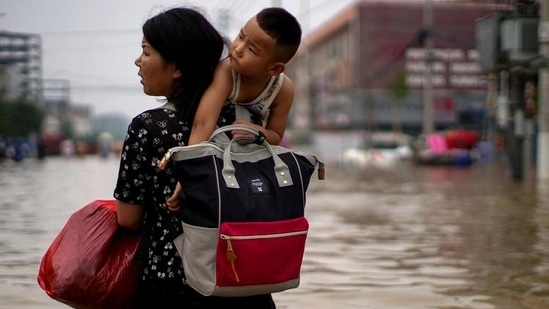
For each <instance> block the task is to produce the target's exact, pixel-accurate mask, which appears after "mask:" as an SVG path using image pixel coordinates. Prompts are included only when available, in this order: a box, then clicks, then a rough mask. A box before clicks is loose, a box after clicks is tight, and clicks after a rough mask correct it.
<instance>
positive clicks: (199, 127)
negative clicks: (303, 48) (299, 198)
mask: <svg viewBox="0 0 549 309" xmlns="http://www.w3.org/2000/svg"><path fill="white" fill-rule="evenodd" d="M300 43H301V27H300V25H299V23H298V21H297V20H296V18H295V17H294V16H292V15H291V14H290V13H288V12H287V11H286V10H284V9H282V8H278V7H272V8H265V9H263V10H261V11H260V12H259V13H258V14H257V15H255V16H254V17H252V18H251V19H250V20H249V21H248V22H247V23H246V24H245V25H244V27H243V28H242V29H241V30H240V33H239V34H238V36H237V37H236V38H235V39H234V41H233V42H232V44H231V46H230V50H229V57H227V58H225V59H223V60H221V62H220V63H219V65H218V66H217V68H216V70H215V73H214V79H213V82H212V84H211V85H210V87H209V88H208V89H207V90H206V92H205V93H204V95H203V96H202V100H201V101H200V104H199V106H198V110H197V112H196V116H195V118H194V123H193V127H192V130H191V137H190V139H189V145H192V144H196V143H200V142H202V141H205V140H208V138H209V137H210V135H211V134H212V133H213V131H214V130H215V129H216V125H219V126H224V125H228V124H246V125H250V126H253V127H255V128H256V129H258V130H261V131H262V132H263V134H265V137H266V139H267V142H268V143H270V144H272V145H278V144H279V143H280V141H281V140H282V137H283V136H284V131H285V128H286V123H287V121H288V116H289V113H290V108H291V106H292V103H293V100H294V86H293V83H292V81H291V80H290V79H289V78H288V77H287V76H286V75H284V74H283V72H284V70H285V68H286V63H288V61H290V59H292V57H293V56H294V55H295V53H296V52H297V49H298V47H299V44H300ZM234 104H239V105H241V106H243V107H244V108H245V109H244V117H239V116H237V115H236V113H238V112H239V109H238V108H235V106H234ZM246 110H247V111H248V112H249V115H246V114H247V113H246ZM248 119H249V121H248ZM237 133H238V132H233V134H237Z"/></svg>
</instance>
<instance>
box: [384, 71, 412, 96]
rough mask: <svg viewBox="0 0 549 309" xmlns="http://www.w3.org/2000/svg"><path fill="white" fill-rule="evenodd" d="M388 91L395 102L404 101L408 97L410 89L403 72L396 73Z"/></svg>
mask: <svg viewBox="0 0 549 309" xmlns="http://www.w3.org/2000/svg"><path fill="white" fill-rule="evenodd" d="M388 90H389V94H390V95H391V96H392V97H393V98H394V99H395V100H397V101H400V100H402V99H404V98H405V97H406V96H407V95H408V92H409V91H410V89H409V88H408V85H407V84H406V73H404V71H402V70H400V71H398V72H397V74H396V76H395V79H394V80H393V82H392V83H391V84H389V87H388Z"/></svg>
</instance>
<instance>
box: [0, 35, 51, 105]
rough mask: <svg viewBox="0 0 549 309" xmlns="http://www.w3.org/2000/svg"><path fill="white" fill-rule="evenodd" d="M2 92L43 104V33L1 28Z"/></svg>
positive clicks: (7, 96)
mask: <svg viewBox="0 0 549 309" xmlns="http://www.w3.org/2000/svg"><path fill="white" fill-rule="evenodd" d="M0 94H2V95H3V96H4V97H6V98H8V99H19V98H22V99H25V100H28V101H31V102H35V103H37V104H41V102H42V99H43V98H42V42H41V38H40V35H38V34H29V33H17V32H7V31H0Z"/></svg>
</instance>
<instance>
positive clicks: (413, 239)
mask: <svg viewBox="0 0 549 309" xmlns="http://www.w3.org/2000/svg"><path fill="white" fill-rule="evenodd" d="M117 168H118V159H117V158H114V157H110V158H107V159H101V158H99V157H83V158H69V159H63V158H55V157H48V158H47V159H46V160H44V161H36V160H27V161H23V162H21V163H18V164H17V163H14V162H11V161H3V162H0V194H1V196H2V199H0V273H1V274H2V276H1V277H0V308H2V309H8V308H9V309H15V308H20V309H22V308H25V309H30V308H33V309H34V308H67V307H66V306H65V305H63V304H61V303H59V302H57V301H55V300H52V299H50V298H49V297H48V296H47V295H46V294H45V293H44V292H43V291H42V290H41V289H40V287H39V286H38V284H37V282H36V275H37V272H38V266H39V263H40V260H41V257H42V255H43V253H44V252H45V250H46V249H47V247H48V246H49V244H50V243H51V241H52V240H53V238H54V237H55V236H56V234H57V232H58V231H59V230H60V229H61V227H62V226H63V224H64V223H65V221H66V219H67V218H68V216H69V215H70V214H71V213H72V212H73V211H75V210H76V209H78V208H80V207H81V206H83V205H85V204H86V203H88V202H89V201H91V200H93V199H99V198H111V196H112V189H113V187H114V181H115V178H116V172H117ZM533 179H534V177H533V176H531V175H529V174H528V173H526V174H525V179H524V180H523V181H521V182H516V181H513V180H512V179H511V177H509V175H508V172H507V168H506V165H505V163H502V162H496V163H491V164H486V165H480V164H477V165H473V166H471V167H469V168H453V167H427V166H414V165H412V164H408V163H404V164H403V165H402V166H400V167H399V168H397V169H395V170H391V171H368V170H360V169H356V168H354V169H350V168H337V167H335V166H330V165H327V169H326V179H325V180H322V181H320V180H316V174H315V175H313V179H312V182H311V185H310V188H309V191H308V194H307V209H306V213H307V217H308V219H309V223H310V231H309V236H308V238H307V247H306V252H305V258H304V263H303V268H302V278H301V285H300V286H299V287H298V288H297V289H294V290H289V291H285V292H282V293H279V294H276V295H275V300H276V302H277V305H278V308H281V309H282V308H288V309H293V308H295V309H302V308H311V309H339V308H343V307H345V308H376V309H377V308H380V309H401V308H407V309H415V308H417V309H419V308H445V309H450V308H451V309H458V308H460V309H461V308H463V309H465V308H473V309H545V308H547V307H548V306H549V186H548V185H547V184H542V183H536V182H535V181H534V180H533Z"/></svg>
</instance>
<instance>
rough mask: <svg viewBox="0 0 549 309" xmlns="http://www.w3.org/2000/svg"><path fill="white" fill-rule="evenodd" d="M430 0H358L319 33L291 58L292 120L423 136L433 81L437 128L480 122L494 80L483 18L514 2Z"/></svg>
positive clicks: (318, 127) (325, 126)
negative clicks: (483, 63)
mask: <svg viewBox="0 0 549 309" xmlns="http://www.w3.org/2000/svg"><path fill="white" fill-rule="evenodd" d="M426 3H427V2H426V1H397V0H395V1H362V2H355V3H353V4H352V5H351V6H349V7H347V8H346V9H344V10H343V11H341V12H340V13H339V14H337V15H335V16H334V17H333V18H332V19H331V20H329V21H328V22H326V23H325V24H323V25H322V26H320V27H319V28H318V29H316V30H315V31H313V32H312V33H311V34H310V35H309V36H308V37H307V38H306V39H305V40H304V42H303V44H302V46H301V49H300V50H299V52H298V54H297V55H296V57H295V58H294V59H293V60H292V62H291V63H290V64H289V74H290V75H291V76H292V78H293V79H294V81H295V84H296V89H297V90H296V100H295V105H294V112H293V116H292V119H291V123H292V126H293V127H294V128H297V129H299V128H313V129H316V130H323V129H325V130H333V129H336V130H357V129H359V130H361V129H369V130H391V129H393V130H394V129H398V130H401V131H404V132H406V133H410V134H419V133H421V130H422V121H423V117H424V114H423V109H424V108H423V106H424V100H425V90H426V86H427V83H429V87H430V89H431V94H430V99H429V100H430V104H431V106H432V110H433V122H434V127H435V129H444V128H447V127H451V126H461V127H464V126H478V125H479V124H480V123H481V122H482V119H480V118H482V115H483V114H484V112H485V109H486V87H487V81H486V77H485V74H483V72H481V69H480V66H479V61H478V60H479V59H478V52H477V50H476V48H475V23H476V21H477V20H478V19H480V18H482V17H484V16H486V15H488V14H491V13H493V12H495V11H499V10H505V9H506V6H505V5H501V4H493V3H491V4H487V3H463V2H439V1H432V2H431V3H430V10H426V7H425V6H426ZM426 14H429V15H426ZM427 18H430V20H431V27H426V23H425V21H426V19H427ZM429 41H430V45H427V42H429ZM429 73H430V74H429Z"/></svg>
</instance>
